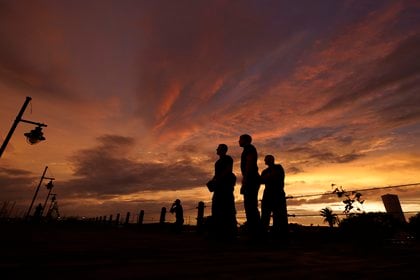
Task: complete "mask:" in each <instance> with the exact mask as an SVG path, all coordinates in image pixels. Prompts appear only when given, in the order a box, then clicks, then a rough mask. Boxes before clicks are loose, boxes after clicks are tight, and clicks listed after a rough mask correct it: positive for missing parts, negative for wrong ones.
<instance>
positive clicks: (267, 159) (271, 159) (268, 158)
mask: <svg viewBox="0 0 420 280" xmlns="http://www.w3.org/2000/svg"><path fill="white" fill-rule="evenodd" d="M264 162H265V164H266V165H268V166H271V165H273V164H274V156H272V155H266V156H265V158H264Z"/></svg>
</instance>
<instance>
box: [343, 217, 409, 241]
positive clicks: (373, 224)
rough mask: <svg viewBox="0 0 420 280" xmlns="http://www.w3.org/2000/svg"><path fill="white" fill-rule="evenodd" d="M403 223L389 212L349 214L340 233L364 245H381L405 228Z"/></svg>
mask: <svg viewBox="0 0 420 280" xmlns="http://www.w3.org/2000/svg"><path fill="white" fill-rule="evenodd" d="M403 226H404V225H403V224H402V223H401V222H400V221H398V220H397V219H395V218H394V217H393V216H392V215H390V214H389V213H381V212H370V213H362V214H349V215H348V216H347V217H346V218H345V219H343V220H342V221H341V222H340V225H339V229H340V233H341V234H342V235H343V237H344V238H345V239H347V240H352V241H355V242H357V243H358V244H363V245H380V244H382V243H383V242H384V241H386V240H387V239H391V238H393V236H394V235H395V234H396V233H397V232H399V231H400V230H401V229H403Z"/></svg>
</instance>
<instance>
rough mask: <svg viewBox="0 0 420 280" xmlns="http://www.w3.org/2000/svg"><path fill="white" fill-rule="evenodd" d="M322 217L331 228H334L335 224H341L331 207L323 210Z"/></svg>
mask: <svg viewBox="0 0 420 280" xmlns="http://www.w3.org/2000/svg"><path fill="white" fill-rule="evenodd" d="M320 214H321V216H322V217H323V218H324V222H325V223H328V225H329V226H330V227H334V225H335V224H338V223H339V221H340V220H339V218H338V216H337V214H334V213H333V210H332V209H331V208H329V207H326V208H323V209H322V210H321V211H320Z"/></svg>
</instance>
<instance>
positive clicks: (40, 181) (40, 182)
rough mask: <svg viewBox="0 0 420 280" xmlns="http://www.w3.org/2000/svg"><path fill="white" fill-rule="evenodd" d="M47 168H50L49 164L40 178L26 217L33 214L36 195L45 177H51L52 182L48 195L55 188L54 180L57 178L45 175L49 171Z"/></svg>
mask: <svg viewBox="0 0 420 280" xmlns="http://www.w3.org/2000/svg"><path fill="white" fill-rule="evenodd" d="M47 169H48V166H45V169H44V172H43V173H42V176H41V180H39V184H38V187H37V188H36V190H35V194H34V197H33V198H32V202H31V205H30V206H29V209H28V213H26V218H28V217H29V215H30V214H31V210H32V206H33V205H34V202H35V199H36V196H37V195H38V191H39V188H40V187H41V184H42V181H43V180H44V179H49V180H50V182H49V183H48V184H50V186H49V187H50V189H49V193H48V196H49V195H50V192H51V189H52V188H53V184H52V180H55V179H54V178H49V177H45V173H47ZM48 184H47V186H48ZM47 188H48V187H47ZM47 199H48V198H47ZM44 207H45V205H44ZM42 211H43V210H42ZM41 214H42V212H41Z"/></svg>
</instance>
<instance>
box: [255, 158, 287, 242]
mask: <svg viewBox="0 0 420 280" xmlns="http://www.w3.org/2000/svg"><path fill="white" fill-rule="evenodd" d="M264 162H265V164H266V165H267V168H266V169H264V170H263V171H262V173H261V183H263V184H265V188H264V194H263V198H262V202H261V223H262V225H263V227H264V230H265V231H267V232H268V228H269V225H270V216H271V213H273V230H272V234H273V237H274V238H281V239H282V240H283V241H286V240H287V234H288V229H287V227H288V220H287V206H286V194H285V192H284V177H285V174H284V169H283V166H281V164H275V159H274V156H272V155H266V156H265V158H264Z"/></svg>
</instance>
